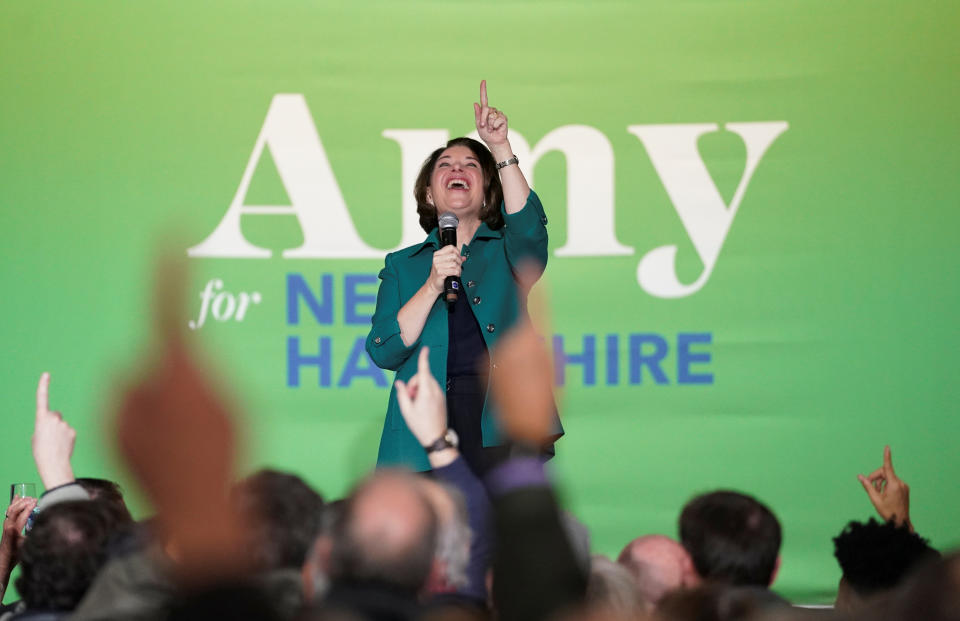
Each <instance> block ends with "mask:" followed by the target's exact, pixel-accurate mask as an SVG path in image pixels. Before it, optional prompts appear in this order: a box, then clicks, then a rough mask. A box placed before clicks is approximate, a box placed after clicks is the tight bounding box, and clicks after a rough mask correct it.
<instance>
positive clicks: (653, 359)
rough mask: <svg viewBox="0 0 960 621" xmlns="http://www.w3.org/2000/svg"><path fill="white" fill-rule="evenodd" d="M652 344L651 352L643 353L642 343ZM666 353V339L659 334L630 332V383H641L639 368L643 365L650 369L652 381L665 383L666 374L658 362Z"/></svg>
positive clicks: (667, 381) (666, 381)
mask: <svg viewBox="0 0 960 621" xmlns="http://www.w3.org/2000/svg"><path fill="white" fill-rule="evenodd" d="M645 343H650V344H652V345H653V353H652V354H644V353H643V345H644V344H645ZM666 355H667V341H666V339H664V338H663V337H662V336H660V335H659V334H631V335H630V383H631V384H639V383H641V379H642V378H641V377H640V370H641V369H642V368H643V366H644V365H646V366H647V368H648V369H649V370H650V375H652V376H653V381H655V382H656V383H658V384H667V383H669V380H667V374H666V373H664V372H663V369H661V368H660V363H661V362H662V361H663V359H664V358H665V357H666Z"/></svg>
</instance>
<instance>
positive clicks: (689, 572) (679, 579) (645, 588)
mask: <svg viewBox="0 0 960 621" xmlns="http://www.w3.org/2000/svg"><path fill="white" fill-rule="evenodd" d="M617 562H618V563H619V564H621V565H623V566H624V567H626V568H627V569H628V570H629V571H630V573H631V575H632V576H633V578H634V580H635V581H636V583H637V587H638V588H639V589H640V594H641V596H642V597H643V600H644V603H645V606H646V608H647V611H648V612H649V611H651V610H652V609H653V608H654V607H655V606H656V605H657V603H658V602H660V600H661V599H663V597H664V596H665V595H666V594H667V593H670V592H671V591H674V590H676V589H679V588H688V587H692V586H695V585H696V584H697V583H698V582H699V578H698V577H697V572H696V571H695V570H694V568H693V562H692V561H691V560H690V555H689V554H688V553H687V551H686V550H685V549H684V547H683V546H682V545H680V543H679V542H677V541H674V540H673V539H671V538H670V537H666V536H664V535H647V536H645V537H638V538H636V539H634V540H633V541H631V542H630V543H628V544H627V546H626V547H625V548H624V549H623V551H622V552H620V556H619V557H618V558H617Z"/></svg>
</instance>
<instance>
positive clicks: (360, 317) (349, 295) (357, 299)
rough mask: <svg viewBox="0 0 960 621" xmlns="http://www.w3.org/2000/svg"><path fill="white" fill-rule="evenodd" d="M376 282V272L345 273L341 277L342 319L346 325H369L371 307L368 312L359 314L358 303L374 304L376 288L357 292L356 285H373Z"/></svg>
mask: <svg viewBox="0 0 960 621" xmlns="http://www.w3.org/2000/svg"><path fill="white" fill-rule="evenodd" d="M375 284H377V276H376V274H347V275H346V276H344V277H343V289H344V292H343V317H344V319H343V321H344V323H346V324H348V325H366V326H369V325H370V320H371V319H373V308H370V309H369V311H370V312H369V313H363V314H360V313H358V312H357V305H359V304H371V305H372V304H376V303H377V294H376V290H374V292H373V293H367V294H363V293H357V285H375Z"/></svg>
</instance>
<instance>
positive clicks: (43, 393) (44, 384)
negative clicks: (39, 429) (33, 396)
mask: <svg viewBox="0 0 960 621" xmlns="http://www.w3.org/2000/svg"><path fill="white" fill-rule="evenodd" d="M49 411H50V374H49V373H47V372H44V373H41V374H40V382H39V383H38V384H37V417H40V416H42V415H43V414H45V413H47V412H49Z"/></svg>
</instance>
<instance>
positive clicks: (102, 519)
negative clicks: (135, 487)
mask: <svg viewBox="0 0 960 621" xmlns="http://www.w3.org/2000/svg"><path fill="white" fill-rule="evenodd" d="M115 526H117V524H116V522H115V521H114V519H113V511H112V509H111V507H109V506H108V505H107V503H105V502H104V501H101V500H93V501H70V502H63V503H60V504H56V505H53V506H51V507H48V508H47V509H45V510H44V511H42V512H41V513H40V514H39V515H38V516H37V520H36V522H35V523H34V525H33V528H32V529H31V530H30V536H29V537H27V539H26V542H25V543H24V545H23V549H22V550H21V551H20V556H21V563H20V568H21V573H20V577H19V578H17V582H16V586H17V590H18V591H19V592H20V595H21V597H22V598H23V601H24V603H25V604H26V607H27V610H49V611H65V610H73V609H74V607H76V605H77V604H78V603H79V602H80V600H81V599H82V598H83V595H84V593H86V592H87V588H88V587H89V586H90V584H91V583H92V582H93V579H94V578H95V577H96V575H97V573H98V572H99V571H100V569H101V567H103V565H104V564H105V562H106V560H107V540H108V538H109V536H110V533H111V531H112V530H113V528H114V527H115Z"/></svg>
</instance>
